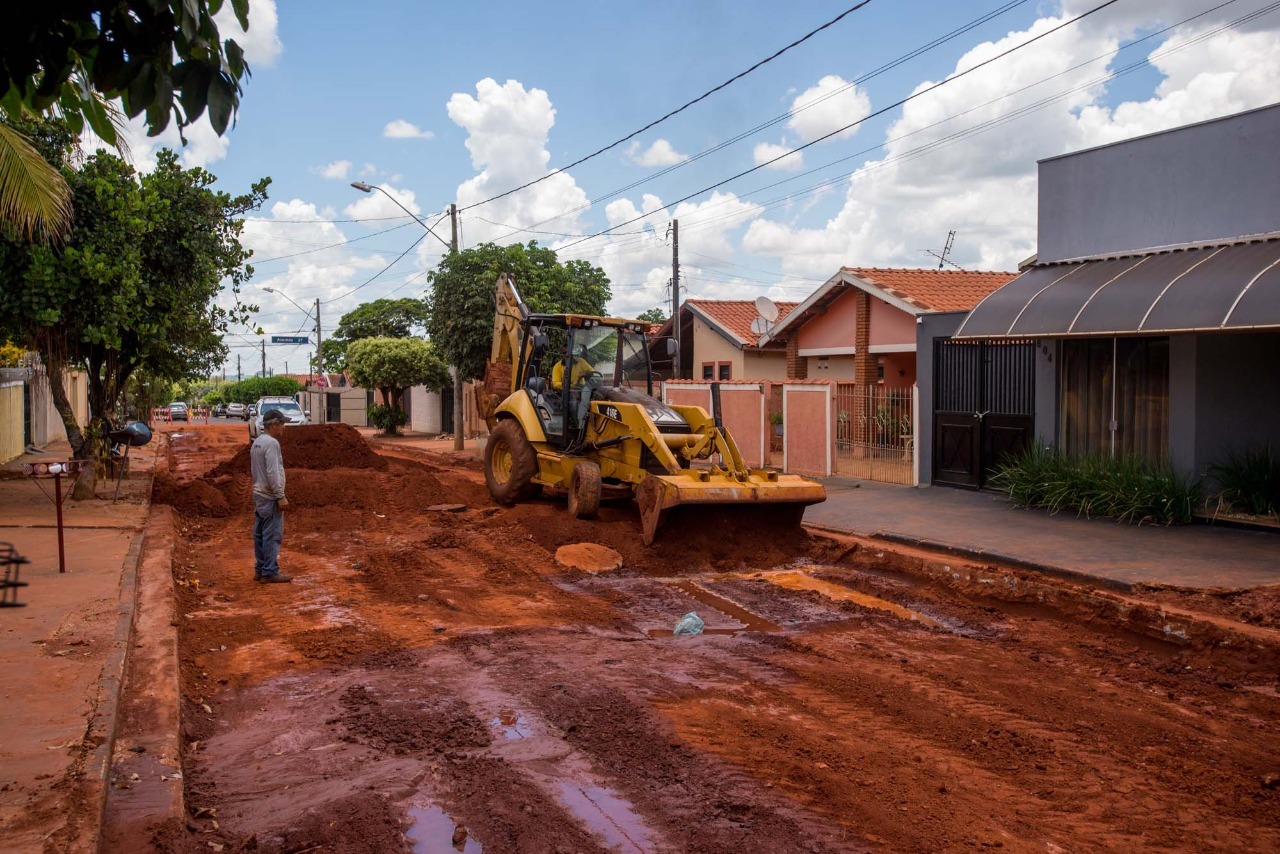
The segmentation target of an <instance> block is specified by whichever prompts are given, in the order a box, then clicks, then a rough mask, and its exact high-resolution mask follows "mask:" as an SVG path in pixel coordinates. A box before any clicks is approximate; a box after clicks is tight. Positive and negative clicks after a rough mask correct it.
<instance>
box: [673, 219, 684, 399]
mask: <svg viewBox="0 0 1280 854" xmlns="http://www.w3.org/2000/svg"><path fill="white" fill-rule="evenodd" d="M671 335H672V337H674V338H675V341H676V355H675V358H674V361H673V362H672V365H671V378H672V379H675V380H678V379H680V363H681V362H683V361H684V354H683V353H681V352H680V220H678V219H673V220H671Z"/></svg>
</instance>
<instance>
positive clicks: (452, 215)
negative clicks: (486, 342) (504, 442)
mask: <svg viewBox="0 0 1280 854" xmlns="http://www.w3.org/2000/svg"><path fill="white" fill-rule="evenodd" d="M351 186H352V187H354V188H356V189H357V190H359V191H360V192H362V193H372V192H373V191H374V190H377V191H378V192H379V193H382V195H384V196H386V197H387V198H388V199H390V200H391V201H392V202H393V203H395V206H396V207H398V208H399V209H400V210H402V211H404V212H405V213H407V214H408V215H409V216H411V217H413V221H414V222H416V223H417V224H418V225H420V226H422V227H423V228H425V229H426V230H427V232H428V233H430V235H431V236H432V237H434V238H435V239H436V240H439V241H440V242H441V243H443V244H444V245H445V246H447V247H449V252H450V254H453V253H455V252H457V251H458V206H457V205H449V220H450V222H451V224H452V232H453V240H449V241H447V240H445V239H444V238H443V237H441V236H440V235H438V234H436V233H435V232H434V231H432V230H431V226H429V225H427V224H426V223H425V222H423V221H422V220H420V219H418V216H417V214H415V213H414V212H413V211H411V210H409V209H408V208H406V207H405V206H404V205H402V204H400V200H399V199H397V198H396V197H395V196H393V195H391V194H390V193H388V192H387V191H386V190H384V189H382V188H381V187H377V186H374V185H373V184H366V183H365V182H364V181H352V182H351ZM462 423H463V422H462V370H461V369H460V368H459V367H458V366H457V365H454V366H453V449H454V450H455V451H461V450H462V448H463V441H462Z"/></svg>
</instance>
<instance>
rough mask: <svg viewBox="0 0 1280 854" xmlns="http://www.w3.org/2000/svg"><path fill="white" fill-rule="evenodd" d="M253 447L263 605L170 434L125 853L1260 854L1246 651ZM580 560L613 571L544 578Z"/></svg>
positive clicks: (1255, 689)
mask: <svg viewBox="0 0 1280 854" xmlns="http://www.w3.org/2000/svg"><path fill="white" fill-rule="evenodd" d="M237 452H238V453H239V456H237V457H236V458H235V459H232V457H233V454H236V453H237ZM392 453H394V454H397V455H399V456H390V454H392ZM285 457H286V465H287V467H288V468H289V474H288V477H289V490H288V491H289V495H290V499H291V503H292V504H293V505H294V506H293V508H292V509H290V510H288V511H286V512H287V517H286V523H285V546H284V551H283V554H282V560H281V563H282V565H283V566H284V568H285V571H287V572H290V573H292V574H294V575H295V577H296V581H295V583H294V584H292V585H257V584H255V583H254V582H253V581H252V544H251V539H250V512H249V509H248V508H249V488H250V487H249V482H248V472H247V464H246V462H245V459H244V430H243V428H242V427H218V426H209V427H206V428H203V429H201V430H199V431H192V432H186V433H184V434H183V435H182V436H180V437H175V439H174V441H173V443H172V449H171V469H172V472H173V474H172V476H171V477H168V478H163V479H161V480H160V481H159V482H158V483H157V488H156V498H157V501H158V502H166V501H167V502H169V503H171V504H172V505H173V507H174V511H175V515H176V518H177V525H178V534H179V536H178V540H177V542H178V545H177V551H176V553H175V556H174V557H175V559H174V573H175V579H176V581H177V583H178V585H179V587H178V591H179V613H180V616H179V619H178V623H179V632H180V637H179V639H180V663H181V668H182V686H181V687H182V692H183V698H182V727H183V740H184V747H183V777H184V785H185V795H186V806H187V810H188V815H189V820H188V822H187V826H185V827H178V826H163V827H157V828H152V829H151V830H150V831H149V833H148V838H147V839H139V840H136V841H137V844H138V848H137V849H134V850H141V849H142V848H146V847H151V848H153V849H158V850H170V851H205V852H207V851H209V850H211V848H210V843H212V844H213V845H214V846H215V847H216V846H222V847H221V848H220V849H219V850H226V851H236V850H257V851H272V852H302V851H338V852H375V851H377V852H386V851H425V852H433V851H440V852H448V851H467V852H478V851H481V850H483V851H485V852H489V854H495V852H543V851H545V852H594V851H624V852H638V851H672V852H675V851H679V852H722V851H726V852H734V854H742V852H752V851H760V852H780V851H862V850H891V851H939V850H971V849H975V848H982V847H986V848H1003V849H1005V850H1013V851H1037V852H1046V851H1048V852H1058V851H1091V850H1093V851H1101V850H1111V851H1114V850H1135V849H1147V848H1161V849H1166V850H1174V851H1205V850H1222V851H1248V850H1252V851H1264V850H1280V791H1278V790H1277V784H1278V782H1277V781H1278V780H1280V715H1278V714H1277V713H1278V711H1280V697H1278V696H1277V692H1276V686H1277V682H1276V665H1277V657H1276V656H1275V655H1274V654H1272V653H1269V652H1266V651H1265V650H1266V649H1267V647H1266V646H1265V644H1264V645H1263V646H1259V647H1250V648H1247V649H1246V648H1241V647H1240V646H1239V644H1238V643H1237V644H1236V645H1235V646H1228V647H1222V646H1212V645H1195V644H1192V645H1176V644H1174V643H1166V642H1162V641H1158V640H1152V639H1148V638H1145V637H1141V636H1139V635H1136V634H1133V633H1130V632H1128V631H1126V630H1125V629H1124V628H1123V627H1121V626H1120V625H1119V624H1118V623H1117V622H1116V621H1115V620H1113V619H1110V618H1109V617H1108V615H1107V614H1104V613H1091V612H1089V611H1088V610H1087V606H1084V605H1082V606H1078V607H1074V608H1073V607H1072V606H1071V605H1070V603H1071V602H1073V601H1086V600H1081V599H1079V597H1078V596H1076V593H1075V592H1073V591H1078V590H1079V588H1078V586H1071V585H1065V584H1062V585H1058V586H1057V587H1055V586H1054V585H1056V584H1057V583H1056V582H1052V581H1048V582H1044V584H1046V585H1049V587H1050V588H1052V589H1053V590H1058V589H1059V588H1060V592H1061V595H1060V596H1056V597H1052V598H1055V601H1056V604H1055V606H1054V607H1049V606H1047V605H1042V604H1035V603H1027V602H1017V601H1005V600H1006V599H1010V598H1012V599H1018V598H1021V597H1019V596H1016V595H1012V594H1011V593H1010V591H1012V590H1015V589H1016V588H1018V585H1019V584H1020V583H1021V582H1020V581H1019V579H1020V578H1022V576H1019V575H1015V574H1013V573H1009V574H1007V575H1004V576H1001V575H999V572H1000V571H999V570H991V572H992V573H995V575H996V577H997V578H1000V579H1001V583H999V584H992V585H986V586H985V587H984V585H982V584H978V583H974V584H959V583H957V584H943V583H940V582H938V581H931V580H928V579H926V578H924V577H922V576H920V575H918V574H913V573H910V572H902V571H898V570H895V569H894V568H893V567H894V566H895V565H896V566H899V567H901V566H905V565H906V563H907V561H906V560H905V559H899V558H898V557H897V556H896V555H895V554H893V553H888V554H885V553H883V550H882V549H881V548H880V547H879V546H867V545H865V544H864V545H862V546H858V545H857V544H854V543H851V542H836V541H832V540H827V539H817V538H810V537H809V536H808V535H806V534H804V533H798V534H795V535H793V536H791V537H790V538H782V539H777V538H775V537H771V536H765V535H762V534H761V533H760V532H759V530H758V523H759V522H760V521H761V520H760V519H759V518H756V519H754V520H753V521H751V522H748V523H742V524H736V525H735V523H734V521H733V518H734V517H732V516H722V517H721V518H720V519H718V520H713V522H712V523H710V524H709V525H708V526H707V527H702V528H697V529H688V528H681V526H680V524H679V523H676V524H673V525H668V527H667V528H666V529H665V530H664V532H663V539H662V541H661V542H660V544H659V545H658V546H657V547H655V548H653V549H646V548H644V547H643V546H642V545H640V540H639V534H638V522H637V519H636V514H635V511H634V508H633V507H631V506H628V505H617V506H606V507H605V508H604V509H602V512H601V518H600V519H599V520H596V521H593V522H578V521H574V520H572V519H570V518H569V517H568V515H567V514H566V512H565V510H564V507H563V504H562V502H558V501H557V500H555V499H554V498H546V499H542V500H539V501H536V502H532V503H529V504H525V505H521V506H518V507H515V508H511V509H505V508H498V507H496V506H495V505H493V504H492V502H491V501H490V500H489V498H488V496H487V494H486V492H485V490H484V486H483V482H482V477H481V475H480V472H479V469H478V466H477V465H476V464H475V463H473V462H463V461H457V460H453V459H451V458H448V457H443V456H428V455H425V454H420V455H415V454H413V453H412V452H410V451H407V450H403V449H393V448H392V447H391V446H388V448H387V451H386V453H385V454H380V455H374V454H371V453H369V452H368V449H367V447H365V446H364V444H363V442H362V440H359V437H358V436H356V435H355V434H354V431H345V432H344V431H340V430H336V429H326V428H303V429H301V430H299V431H297V432H295V433H293V434H291V435H290V436H289V437H288V439H287V441H286V447H285ZM439 504H463V505H465V506H466V509H465V510H463V511H461V512H447V511H429V510H426V509H425V508H427V507H429V506H431V505H439ZM162 512H163V511H162ZM748 515H750V514H748ZM587 541H591V542H597V543H601V544H603V545H606V546H609V547H611V548H614V549H616V550H617V551H618V552H620V553H621V554H622V556H623V559H624V566H623V567H622V568H621V569H619V570H614V571H610V572H606V573H601V574H588V573H584V572H580V571H577V570H568V569H566V568H564V567H562V566H560V565H558V564H557V563H556V562H555V559H554V557H553V555H554V553H555V551H556V549H557V548H558V547H560V546H562V545H566V544H571V543H578V542H587ZM1044 589H1048V588H1044V587H1042V588H1041V592H1040V593H1039V594H1037V596H1038V597H1041V598H1043V590H1044ZM1073 597H1076V598H1073ZM694 610H696V611H698V612H699V614H700V615H701V616H702V617H703V618H704V619H705V620H706V622H707V627H708V630H709V631H708V632H707V633H706V634H704V635H702V636H699V637H693V638H678V637H672V636H671V635H670V629H671V627H672V626H673V625H674V624H675V622H676V620H677V619H679V617H680V616H681V615H683V614H685V613H686V612H688V611H694ZM1250 628H1251V630H1252V631H1254V632H1264V633H1265V632H1267V631H1269V630H1267V629H1259V628H1256V627H1250ZM1259 637H1261V635H1259ZM1269 648H1270V649H1272V650H1274V649H1280V644H1272V645H1271V646H1270V647H1269ZM120 784H122V785H123V784H126V783H120Z"/></svg>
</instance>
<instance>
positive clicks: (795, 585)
mask: <svg viewBox="0 0 1280 854" xmlns="http://www.w3.org/2000/svg"><path fill="white" fill-rule="evenodd" d="M815 569H821V567H817V568H815ZM753 577H757V578H763V579H764V580H765V581H768V582H769V583H770V584H776V585H777V586H779V587H782V588H784V589H786V590H809V591H813V592H814V593H820V594H822V595H823V596H825V597H826V598H828V599H831V600H832V601H835V602H853V603H854V604H856V605H861V606H862V607H864V608H870V609H872V610H873V611H884V612H885V613H889V614H892V615H893V616H895V617H899V618H901V619H903V620H910V621H911V622H913V623H920V624H921V625H923V626H929V627H930V628H935V629H936V628H943V625H942V623H940V622H939V621H937V620H935V619H933V618H932V617H927V616H925V615H924V614H921V613H920V612H918V611H913V610H911V609H910V608H905V607H903V606H902V605H899V604H897V603H896V602H890V601H889V600H888V599H881V598H880V597H879V596H872V595H870V594H867V593H860V592H858V591H857V590H853V589H851V588H849V587H845V586H844V585H843V584H835V583H833V582H830V581H824V580H822V579H821V578H815V577H813V576H812V575H810V574H809V573H808V572H801V571H799V570H779V571H776V572H761V573H757V574H756V575H755V576H753Z"/></svg>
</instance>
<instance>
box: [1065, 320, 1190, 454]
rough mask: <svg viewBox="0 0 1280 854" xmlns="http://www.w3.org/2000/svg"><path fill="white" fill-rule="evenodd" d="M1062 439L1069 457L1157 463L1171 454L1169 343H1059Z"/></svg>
mask: <svg viewBox="0 0 1280 854" xmlns="http://www.w3.org/2000/svg"><path fill="white" fill-rule="evenodd" d="M1061 370H1062V390H1061V396H1062V397H1061V405H1060V418H1061V423H1060V435H1061V439H1062V448H1063V450H1064V451H1066V452H1067V453H1069V454H1073V455H1081V454H1101V455H1103V456H1108V457H1110V456H1115V457H1124V456H1138V457H1142V458H1144V459H1148V460H1160V459H1163V458H1164V457H1165V456H1167V454H1168V451H1169V339H1168V338H1091V339H1084V340H1070V341H1064V342H1063V344H1062V369H1061Z"/></svg>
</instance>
